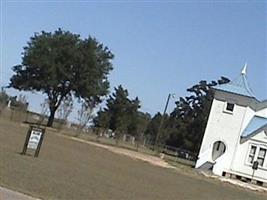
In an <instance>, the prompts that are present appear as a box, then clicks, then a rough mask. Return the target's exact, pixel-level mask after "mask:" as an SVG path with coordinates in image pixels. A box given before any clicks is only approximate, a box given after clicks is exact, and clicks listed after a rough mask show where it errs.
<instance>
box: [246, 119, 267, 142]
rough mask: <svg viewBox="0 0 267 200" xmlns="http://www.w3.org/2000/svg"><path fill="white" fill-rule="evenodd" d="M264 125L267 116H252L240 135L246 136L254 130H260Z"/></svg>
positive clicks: (266, 121) (266, 124)
mask: <svg viewBox="0 0 267 200" xmlns="http://www.w3.org/2000/svg"><path fill="white" fill-rule="evenodd" d="M265 126H267V118H263V117H258V116H254V117H253V118H252V119H251V120H250V122H249V124H248V125H247V127H246V129H245V130H244V131H243V133H242V134H241V137H248V136H250V135H251V134H253V133H255V131H257V130H260V129H261V128H263V127H265Z"/></svg>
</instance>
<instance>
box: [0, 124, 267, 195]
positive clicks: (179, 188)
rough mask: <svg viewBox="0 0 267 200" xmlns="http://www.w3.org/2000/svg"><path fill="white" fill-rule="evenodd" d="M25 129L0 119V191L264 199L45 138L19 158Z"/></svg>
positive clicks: (52, 137)
mask: <svg viewBox="0 0 267 200" xmlns="http://www.w3.org/2000/svg"><path fill="white" fill-rule="evenodd" d="M26 132H27V128H26V127H24V126H21V125H20V124H18V123H14V122H10V121H8V120H4V119H0V185H1V186H4V187H7V188H10V189H13V190H16V191H19V192H23V193H26V194H30V195H32V196H34V197H39V198H42V199H65V200H68V199H75V200H87V199H97V200H98V199H100V200H101V199H116V200H119V199H121V200H128V199H137V200H139V199H140V200H142V199H144V200H150V199H151V200H157V199H163V200H165V199H172V200H174V199H181V200H183V199H198V200H199V199H211V200H213V199H214V200H223V199H225V200H235V199H242V200H246V199H247V200H251V199H253V200H256V199H262V200H263V199H267V196H266V194H262V193H255V192H252V191H247V190H244V189H240V188H238V187H235V186H232V185H228V184H223V183H220V182H218V181H214V180H207V179H205V178H204V177H201V176H195V175H191V176H188V175H185V174H183V173H181V172H178V171H177V170H175V169H166V168H161V167H157V166H153V165H151V164H149V163H146V162H143V161H139V160H134V159H132V158H129V157H127V156H123V155H119V154H116V153H113V152H110V151H108V150H106V149H104V148H100V147H96V146H93V145H89V144H85V143H81V142H77V141H73V140H71V139H68V138H66V137H61V136H58V135H56V134H55V133H53V132H47V133H46V136H45V139H44V143H43V146H42V149H41V152H40V155H39V157H38V158H33V157H31V156H29V155H26V156H22V155H20V154H19V153H20V152H21V150H22V146H23V143H24V139H25V135H26Z"/></svg>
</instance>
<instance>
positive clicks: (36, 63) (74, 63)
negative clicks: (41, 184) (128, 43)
mask: <svg viewBox="0 0 267 200" xmlns="http://www.w3.org/2000/svg"><path fill="white" fill-rule="evenodd" d="M112 58H113V54H112V53H111V52H110V50H109V49H108V48H107V47H105V46H103V44H101V43H99V42H98V41H97V40H96V39H95V38H93V37H91V36H89V37H88V38H86V39H81V37H80V35H78V34H74V33H71V32H69V31H63V30H61V29H58V30H56V31H55V32H45V31H42V32H41V33H35V34H34V36H33V37H31V38H30V41H29V42H28V43H27V46H25V47H24V51H23V53H22V63H21V64H20V65H16V66H14V67H13V71H14V72H15V74H14V75H13V76H12V77H11V79H10V87H14V88H16V89H18V90H25V91H37V92H42V93H44V94H46V95H47V98H48V101H49V109H50V116H49V119H48V123H47V126H52V124H53V120H54V116H55V112H56V110H57V108H58V107H59V106H60V104H61V102H62V101H63V100H64V99H65V98H70V97H76V98H78V99H82V100H83V101H85V102H88V105H92V104H93V105H95V104H97V103H99V102H100V101H101V96H104V95H106V94H107V92H108V88H109V82H108V79H107V75H108V74H109V72H110V70H112V64H111V60H112Z"/></svg>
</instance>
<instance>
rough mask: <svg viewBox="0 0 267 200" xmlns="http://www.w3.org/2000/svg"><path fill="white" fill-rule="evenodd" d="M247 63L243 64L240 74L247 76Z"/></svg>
mask: <svg viewBox="0 0 267 200" xmlns="http://www.w3.org/2000/svg"><path fill="white" fill-rule="evenodd" d="M247 65H248V64H247V63H245V65H244V67H243V69H242V72H241V74H243V75H247Z"/></svg>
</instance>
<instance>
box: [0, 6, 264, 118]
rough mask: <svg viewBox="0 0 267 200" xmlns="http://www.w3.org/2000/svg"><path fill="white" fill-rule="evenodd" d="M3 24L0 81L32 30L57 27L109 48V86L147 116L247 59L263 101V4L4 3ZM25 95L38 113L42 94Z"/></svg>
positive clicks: (232, 73)
mask: <svg viewBox="0 0 267 200" xmlns="http://www.w3.org/2000/svg"><path fill="white" fill-rule="evenodd" d="M1 22H2V23H1V41H2V42H1V77H2V78H1V85H7V84H8V83H9V78H10V77H11V75H12V70H11V67H12V66H14V65H16V64H19V63H20V62H21V52H22V50H23V46H25V45H26V42H27V41H29V38H30V37H31V36H32V35H33V34H34V32H40V31H41V30H45V31H54V30H55V29H57V28H59V27H61V28H62V29H64V30H69V31H71V32H75V33H79V34H80V35H81V36H82V37H83V38H84V37H87V36H88V35H89V34H90V35H92V36H94V37H96V38H97V39H98V40H99V41H100V42H103V43H104V45H106V46H108V47H109V48H110V49H111V51H112V52H113V53H114V54H115V59H114V61H113V65H114V70H113V71H112V72H111V74H110V76H109V79H110V82H111V91H112V90H113V87H115V86H118V85H119V84H122V85H123V87H125V88H127V89H128V91H129V93H130V96H131V97H135V96H138V97H139V98H140V100H141V102H142V106H143V108H142V109H143V110H144V111H148V112H150V113H152V114H154V113H155V112H157V111H161V112H162V110H163V108H164V104H165V102H166V98H167V95H168V94H169V93H175V94H176V96H177V97H178V96H185V95H187V93H186V88H188V87H190V86H192V85H193V84H195V83H197V82H199V81H200V80H201V79H205V80H209V81H210V80H216V79H218V78H219V77H220V76H226V77H228V78H230V79H233V78H236V77H237V76H238V75H239V74H240V71H241V69H242V67H243V65H244V64H245V62H247V63H248V79H249V82H250V86H251V88H252V90H253V91H254V93H255V94H256V96H257V97H258V98H259V99H266V98H267V62H266V61H267V51H266V45H267V39H266V38H267V36H266V32H267V31H266V27H267V7H266V3H265V1H254V2H253V3H252V2H247V1H238V2H236V3H230V1H229V2H228V1H218V2H216V1H203V2H202V3H197V1H190V2H189V3H188V2H186V1H176V2H174V1H169V2H165V1H156V2H155V1H145V2H141V1H136V2H133V1H132V2H128V3H125V2H123V1H102V2H101V3H97V2H96V1H95V2H92V1H91V2H90V1H80V2H77V1H76V2H74V1H73V2H71V1H58V2H54V1H39V2H33V1H24V2H23V1H2V3H1ZM8 91H9V93H12V94H15V93H16V92H15V91H14V90H8ZM27 96H28V99H29V100H30V108H31V109H34V110H38V109H39V108H40V102H41V101H43V98H44V97H43V96H40V95H39V96H38V95H31V94H30V93H27ZM174 101H175V99H172V100H171V101H170V107H169V111H170V110H172V109H173V107H174Z"/></svg>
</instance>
